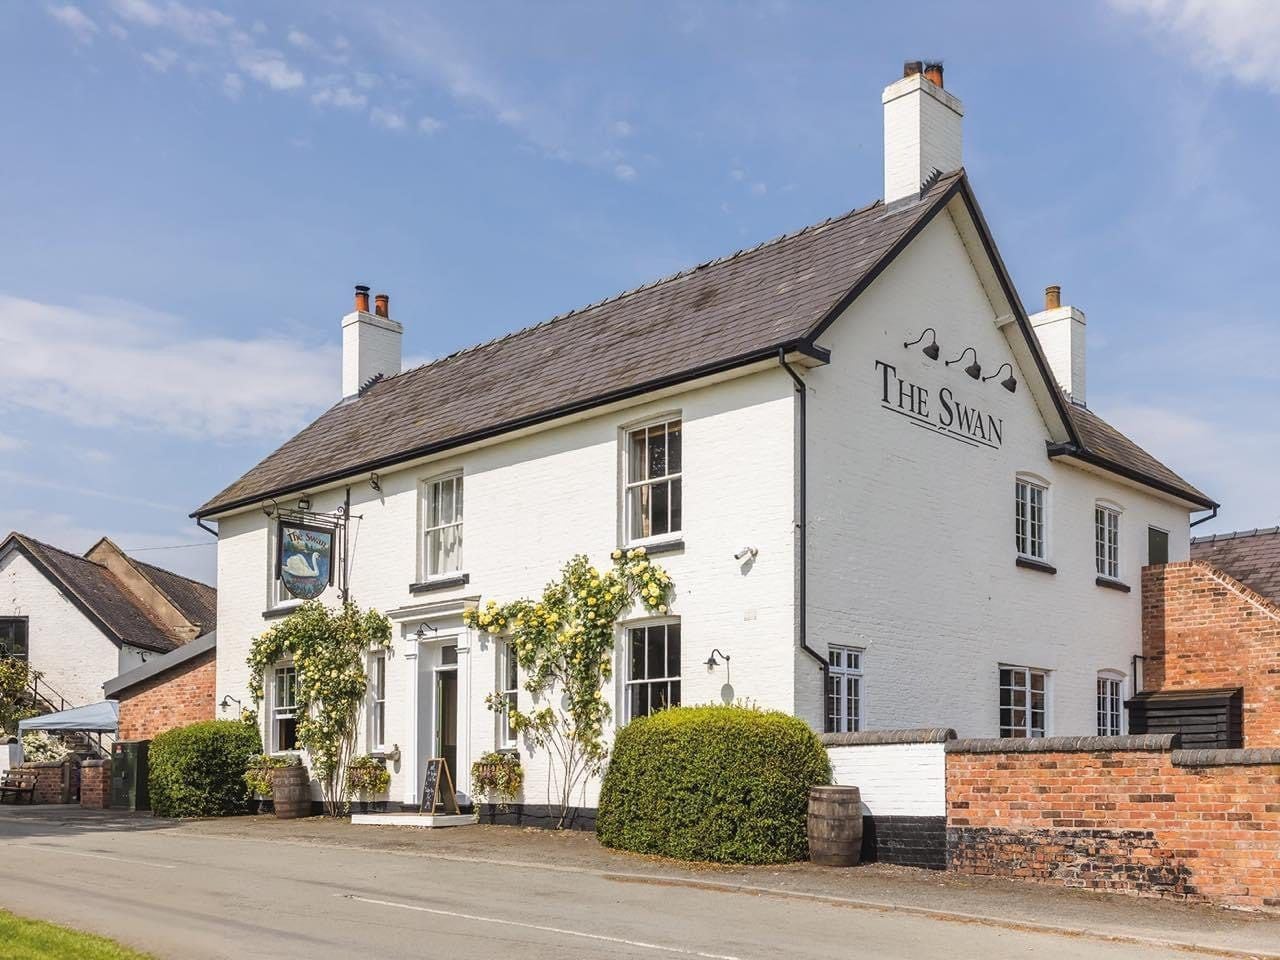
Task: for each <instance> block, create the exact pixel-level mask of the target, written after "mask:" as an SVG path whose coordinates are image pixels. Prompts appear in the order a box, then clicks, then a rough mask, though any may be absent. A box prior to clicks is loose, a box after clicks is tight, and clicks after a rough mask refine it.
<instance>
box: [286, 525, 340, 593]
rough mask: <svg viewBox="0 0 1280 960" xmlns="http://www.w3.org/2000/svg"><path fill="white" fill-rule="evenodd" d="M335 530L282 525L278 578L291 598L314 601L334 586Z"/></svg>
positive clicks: (331, 528) (309, 526)
mask: <svg viewBox="0 0 1280 960" xmlns="http://www.w3.org/2000/svg"><path fill="white" fill-rule="evenodd" d="M333 535H334V528H333V527H318V526H311V525H309V524H302V523H290V522H288V521H283V520H282V521H281V522H280V537H279V541H278V542H279V544H280V556H279V557H278V558H277V566H276V575H277V576H279V578H280V581H281V582H282V583H283V584H284V588H285V589H286V590H288V591H289V593H290V594H292V595H293V596H295V597H297V598H298V599H300V600H314V599H315V598H316V597H318V596H320V594H322V593H324V591H325V589H326V588H327V587H328V586H329V585H330V584H332V583H333V562H332V561H333Z"/></svg>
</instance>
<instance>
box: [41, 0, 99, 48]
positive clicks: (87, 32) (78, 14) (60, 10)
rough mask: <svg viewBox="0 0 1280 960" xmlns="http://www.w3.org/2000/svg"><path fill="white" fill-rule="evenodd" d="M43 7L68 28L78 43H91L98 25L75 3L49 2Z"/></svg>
mask: <svg viewBox="0 0 1280 960" xmlns="http://www.w3.org/2000/svg"><path fill="white" fill-rule="evenodd" d="M45 9H46V10H48V11H49V16H51V17H53V19H54V20H57V21H58V23H60V24H62V25H63V26H64V27H66V28H67V29H68V30H70V31H71V35H72V36H73V37H75V38H76V40H77V41H78V42H79V43H84V44H89V43H93V37H94V34H96V33H97V32H98V25H97V24H96V23H95V22H94V21H93V19H92V18H91V17H90V16H89V15H88V14H87V13H85V12H84V11H83V10H81V9H80V8H79V7H77V6H76V5H75V4H73V3H66V4H62V5H58V4H50V5H49V6H48V7H46V8H45Z"/></svg>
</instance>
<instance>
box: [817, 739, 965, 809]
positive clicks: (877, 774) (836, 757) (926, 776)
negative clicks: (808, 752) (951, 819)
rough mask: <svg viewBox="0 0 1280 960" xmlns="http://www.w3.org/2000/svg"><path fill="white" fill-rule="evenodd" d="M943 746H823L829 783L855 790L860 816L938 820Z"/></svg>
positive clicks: (942, 804)
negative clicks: (829, 769) (829, 777)
mask: <svg viewBox="0 0 1280 960" xmlns="http://www.w3.org/2000/svg"><path fill="white" fill-rule="evenodd" d="M943 746H944V744H943V743H942V741H938V742H935V743H877V744H861V745H857V746H834V745H832V746H828V747H827V755H828V756H829V757H830V758H831V774H832V782H833V783H836V784H839V785H840V786H847V787H857V788H858V792H859V795H860V797H861V799H862V813H863V816H870V817H943V816H946V813H947V766H946V754H945V753H944V752H943Z"/></svg>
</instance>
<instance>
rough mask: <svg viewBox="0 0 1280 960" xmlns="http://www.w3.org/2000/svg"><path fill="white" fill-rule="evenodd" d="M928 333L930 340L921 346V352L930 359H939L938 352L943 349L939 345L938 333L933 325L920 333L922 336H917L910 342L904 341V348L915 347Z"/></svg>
mask: <svg viewBox="0 0 1280 960" xmlns="http://www.w3.org/2000/svg"><path fill="white" fill-rule="evenodd" d="M926 334H927V335H928V337H929V342H928V343H927V344H925V345H924V346H923V347H921V348H920V352H921V353H923V354H924V355H925V356H926V357H928V358H929V359H930V360H937V359H938V354H939V353H941V352H942V349H941V348H940V347H939V346H938V334H937V332H936V331H935V330H934V329H933V327H925V328H924V333H922V334H920V336H918V337H916V338H915V339H914V340H912V341H911V342H910V343H905V342H904V343H903V344H902V346H903V347H904V348H906V347H914V346H915V345H916V344H917V343H919V342H920V341H921V340H923V339H924V338H925V335H926Z"/></svg>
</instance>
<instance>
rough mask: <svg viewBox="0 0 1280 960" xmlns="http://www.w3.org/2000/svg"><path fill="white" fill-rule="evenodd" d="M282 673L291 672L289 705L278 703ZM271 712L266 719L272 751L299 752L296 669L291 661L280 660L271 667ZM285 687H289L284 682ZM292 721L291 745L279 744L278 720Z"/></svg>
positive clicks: (300, 749) (300, 750)
mask: <svg viewBox="0 0 1280 960" xmlns="http://www.w3.org/2000/svg"><path fill="white" fill-rule="evenodd" d="M282 673H285V674H287V673H292V674H293V687H292V690H293V703H292V705H290V706H281V703H280V675H281V674H282ZM270 689H271V713H270V716H269V719H268V723H270V728H269V730H268V739H269V740H270V742H271V752H272V753H301V752H302V748H301V747H300V746H298V669H297V667H295V666H294V665H293V663H292V662H289V661H282V662H280V663H277V664H276V665H275V666H274V667H272V668H271V688H270ZM285 689H289V687H288V686H287V684H286V687H285ZM281 720H293V721H294V735H293V742H294V745H293V746H292V747H282V746H281V745H280V742H281V738H280V721H281Z"/></svg>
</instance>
